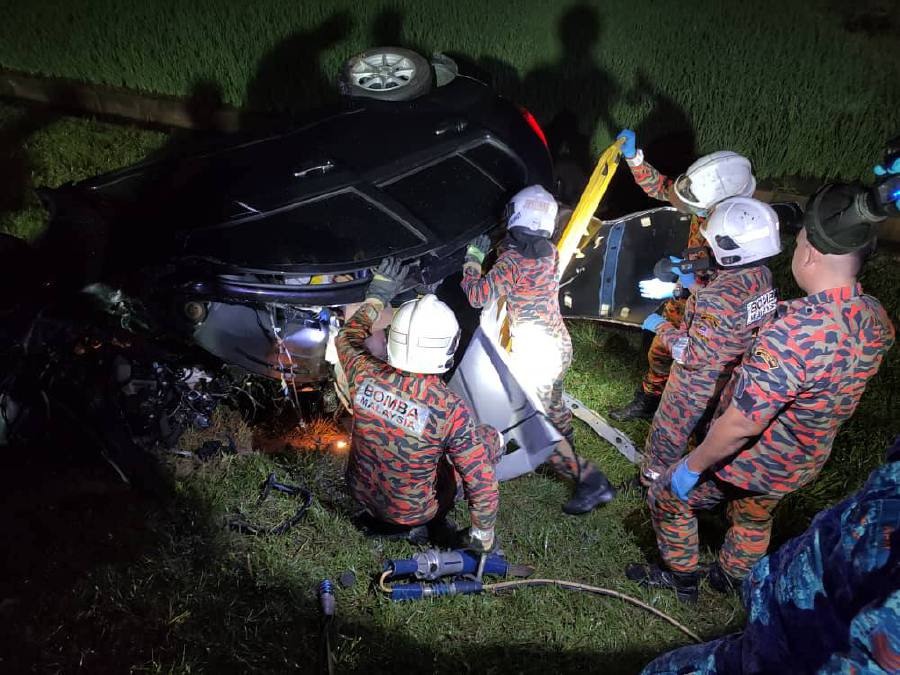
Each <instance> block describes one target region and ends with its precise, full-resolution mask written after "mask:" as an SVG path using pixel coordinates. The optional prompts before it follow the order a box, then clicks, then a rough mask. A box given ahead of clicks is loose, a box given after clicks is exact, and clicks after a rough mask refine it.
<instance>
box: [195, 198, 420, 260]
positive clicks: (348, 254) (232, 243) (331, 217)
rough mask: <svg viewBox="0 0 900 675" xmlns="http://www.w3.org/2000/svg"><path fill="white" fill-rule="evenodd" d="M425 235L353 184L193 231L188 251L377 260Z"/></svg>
mask: <svg viewBox="0 0 900 675" xmlns="http://www.w3.org/2000/svg"><path fill="white" fill-rule="evenodd" d="M423 241H424V239H423V238H422V237H420V236H419V235H418V234H416V233H415V232H414V231H413V230H412V229H410V228H409V227H407V226H406V225H404V224H403V223H402V222H400V221H399V220H397V219H396V218H394V217H393V216H392V215H391V214H390V213H388V212H387V211H386V210H384V209H383V208H381V207H379V206H378V205H377V204H375V203H374V202H373V201H371V200H369V199H368V198H366V197H365V196H364V195H362V194H360V193H358V192H355V191H353V190H348V191H344V192H341V193H338V194H336V195H332V196H330V197H327V198H325V199H317V200H314V201H310V202H305V203H302V204H299V205H294V206H291V207H287V208H284V209H280V210H278V211H276V212H274V213H268V214H266V217H265V221H264V223H263V222H261V221H260V219H257V218H251V219H247V220H244V221H242V222H239V223H235V224H233V225H230V226H227V227H216V228H209V229H202V230H195V231H193V232H191V233H190V234H189V235H188V238H187V245H186V250H185V252H186V253H187V254H188V255H201V256H203V257H208V258H214V259H221V260H227V261H229V262H231V263H236V264H238V265H243V266H246V267H263V266H267V265H306V264H313V265H327V264H336V263H343V262H357V261H363V260H373V259H377V258H382V257H385V256H388V255H394V254H396V253H399V252H401V251H404V250H407V249H410V248H412V247H415V246H417V245H419V244H421V243H422V242H423Z"/></svg>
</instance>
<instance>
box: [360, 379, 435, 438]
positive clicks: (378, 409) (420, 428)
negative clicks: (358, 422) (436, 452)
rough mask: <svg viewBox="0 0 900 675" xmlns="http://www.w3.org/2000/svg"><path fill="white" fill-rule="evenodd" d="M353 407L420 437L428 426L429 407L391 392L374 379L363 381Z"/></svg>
mask: <svg viewBox="0 0 900 675" xmlns="http://www.w3.org/2000/svg"><path fill="white" fill-rule="evenodd" d="M353 407H354V408H358V409H359V410H365V411H366V412H368V413H370V414H372V415H375V416H376V417H380V418H381V419H383V420H384V421H385V422H389V423H390V424H393V425H394V426H398V427H400V428H401V429H403V430H405V431H407V432H409V433H411V434H413V435H415V436H419V437H421V436H422V433H423V432H424V431H425V425H426V424H428V414H429V411H428V407H427V406H425V405H422V404H420V403H415V402H413V401H410V400H409V399H407V398H405V397H403V396H401V395H399V394H395V393H393V392H390V391H388V390H387V389H385V388H384V387H381V386H379V385H378V384H376V383H375V380H372V379H365V380H363V382H362V383H361V384H360V385H359V386H358V387H357V389H356V398H355V399H354V401H353Z"/></svg>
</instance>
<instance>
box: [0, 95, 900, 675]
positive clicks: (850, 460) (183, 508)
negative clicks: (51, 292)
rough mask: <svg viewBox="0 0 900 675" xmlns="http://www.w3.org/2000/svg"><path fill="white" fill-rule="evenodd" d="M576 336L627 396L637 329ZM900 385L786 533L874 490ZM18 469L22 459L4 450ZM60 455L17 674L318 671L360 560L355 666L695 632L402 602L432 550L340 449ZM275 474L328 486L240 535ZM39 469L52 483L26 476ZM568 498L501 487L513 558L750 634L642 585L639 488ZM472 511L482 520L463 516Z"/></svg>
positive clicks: (147, 146)
mask: <svg viewBox="0 0 900 675" xmlns="http://www.w3.org/2000/svg"><path fill="white" fill-rule="evenodd" d="M0 113H2V114H3V115H4V117H3V119H4V120H7V121H6V122H3V124H4V126H3V128H4V129H7V130H8V129H9V127H10V126H15V125H16V124H17V122H16V120H20V117H19V116H20V115H21V114H24V113H23V112H22V110H21V109H18V108H0ZM163 141H164V137H163V136H162V135H160V134H158V133H156V132H144V131H138V130H134V129H130V128H124V127H115V126H110V125H107V124H103V123H98V122H92V121H87V120H75V119H69V118H59V119H54V120H52V121H50V122H49V123H48V124H47V125H45V126H43V127H41V128H40V129H39V130H36V131H34V132H33V133H32V134H31V135H28V136H27V138H26V140H25V146H24V147H25V151H24V157H25V158H26V160H27V162H28V165H29V166H31V167H34V169H33V170H34V176H35V177H34V181H35V182H42V181H50V182H60V181H63V180H67V179H71V178H77V177H81V176H84V175H88V174H91V173H94V172H96V171H99V170H102V169H105V168H110V167H112V166H117V165H121V164H126V163H127V162H130V161H133V160H135V159H137V158H138V157H139V156H140V155H141V154H142V153H143V152H147V151H149V150H152V149H155V148H157V147H158V146H159V145H160V144H161V143H162V142H163ZM29 180H31V179H30V178H29ZM29 210H32V211H34V213H33V215H32V216H31V217H32V218H34V219H36V220H40V218H41V216H40V214H39V212H37V211H35V209H34V206H33V204H32V205H26V206H25V207H23V209H19V210H15V209H13V210H11V211H9V212H7V213H6V214H5V216H3V218H4V220H3V221H2V223H3V224H4V226H5V225H6V224H7V223H18V222H21V221H20V220H19V219H20V218H22V217H24V215H23V214H25V213H27V212H28V211H29ZM788 248H789V247H788ZM787 256H788V254H785V255H783V256H782V257H780V258H779V260H778V264H777V265H776V273H777V275H778V277H779V285H780V286H781V288H782V293H783V295H788V296H790V295H792V294H796V289H795V288H793V286H792V283H791V282H790V280H789V274H790V273H789V265H788V264H787V261H788V257H787ZM863 283H864V285H865V286H866V288H867V289H868V290H869V291H870V292H872V293H873V294H875V295H876V296H878V297H879V298H880V299H881V300H882V302H883V303H884V304H885V306H886V307H887V308H888V311H889V312H890V314H891V316H892V317H893V319H894V321H895V322H897V320H898V313H900V294H898V293H897V290H896V289H897V288H898V283H900V272H898V270H897V266H896V262H895V260H893V259H891V258H889V257H887V256H883V255H882V256H879V257H878V258H877V259H876V260H874V261H873V263H872V264H871V265H870V266H869V268H868V270H867V272H866V274H865V276H864V277H863ZM570 327H571V332H572V336H573V340H574V344H575V363H574V366H573V368H572V369H571V370H570V372H569V374H568V379H567V387H568V389H569V390H570V391H571V392H572V393H573V394H574V395H575V396H577V397H578V398H580V399H581V400H582V401H583V402H584V403H586V404H587V405H589V406H591V407H593V408H594V409H596V410H597V411H599V412H600V413H601V414H602V413H604V412H605V411H606V410H608V408H609V407H611V406H615V405H619V404H622V403H624V402H626V401H627V400H628V399H629V397H630V396H631V394H632V392H633V390H634V388H635V386H636V385H637V383H638V380H639V377H640V375H641V373H642V370H643V368H644V364H645V362H644V356H643V354H642V351H641V347H640V344H639V337H638V336H637V334H635V333H634V332H624V331H618V330H609V329H604V328H601V327H599V326H598V325H596V324H592V323H589V322H577V323H573V324H572V325H571V326H570ZM898 390H900V357H898V352H897V350H896V349H895V350H894V351H893V352H891V353H890V354H889V355H888V357H887V359H886V360H885V363H884V365H883V366H882V369H881V372H880V373H879V375H878V376H877V377H876V378H875V379H874V380H873V381H872V382H871V384H870V385H869V387H868V391H867V392H866V395H865V396H864V398H863V401H862V404H861V405H860V407H859V410H858V411H857V413H856V415H855V416H854V418H853V419H852V420H851V421H850V422H848V423H847V424H846V425H845V426H844V428H843V430H842V432H841V433H840V434H839V436H838V439H837V441H836V443H835V448H834V453H833V457H832V459H831V460H830V461H829V463H828V464H827V466H826V468H825V470H824V472H823V474H822V476H821V477H820V479H819V480H818V481H817V482H816V483H815V484H814V485H812V486H810V487H809V488H807V489H805V490H801V491H800V492H798V493H797V494H795V495H792V496H791V497H789V498H788V499H787V500H786V502H785V504H784V505H782V508H781V509H780V511H779V514H778V517H777V521H776V539H777V540H783V539H784V537H786V536H790V535H792V534H796V533H797V532H799V531H801V530H802V529H803V528H804V527H805V526H806V525H807V524H808V522H809V519H810V517H811V516H812V515H813V514H814V513H815V512H816V511H817V510H819V509H821V508H823V507H824V506H826V505H828V504H830V503H833V502H835V501H836V500H838V499H840V498H841V497H843V496H844V495H846V494H847V493H848V492H850V491H852V490H854V489H856V488H857V487H858V486H859V485H860V484H861V483H862V482H863V480H864V479H865V477H866V475H867V474H868V472H869V471H870V470H871V468H872V467H874V466H876V465H877V464H878V463H879V461H880V459H881V457H882V452H883V449H884V447H885V446H886V444H887V442H888V440H889V438H890V435H891V433H893V432H895V431H896V428H895V425H896V420H895V415H894V413H895V411H896V409H897V399H896V396H897V395H896V392H897V391H898ZM623 430H624V431H626V432H627V433H629V434H630V436H631V438H632V439H633V440H634V441H635V442H636V443H637V444H638V445H639V446H641V445H642V444H643V441H644V437H645V435H646V433H647V430H648V425H647V424H646V423H643V422H632V423H628V424H626V425H624V426H623ZM576 433H577V442H578V447H579V450H580V451H581V452H582V453H583V454H585V455H586V456H588V457H590V458H591V459H593V460H595V461H597V462H598V463H599V464H600V465H601V466H602V467H603V468H604V470H606V471H607V472H608V473H609V475H610V477H611V478H612V479H613V480H614V481H615V482H619V481H621V480H624V479H626V478H628V477H630V476H632V475H634V474H635V472H636V470H635V468H634V467H633V466H631V465H630V464H628V462H626V461H625V460H624V459H623V458H622V457H621V456H620V455H618V454H617V453H616V451H615V450H614V449H612V447H611V446H609V445H607V444H605V443H604V442H602V441H601V440H599V439H598V438H596V437H595V436H593V435H592V434H591V433H590V431H589V430H588V429H587V427H585V426H584V425H582V424H580V423H577V429H576ZM89 456H90V455H89ZM3 461H4V462H9V461H12V458H11V457H9V456H7V455H4V457H3ZM23 461H29V460H28V459H27V458H26V459H25V460H23ZM56 462H57V458H56V457H55V456H54V457H53V459H52V462H50V466H49V468H44V469H43V470H41V471H38V472H36V473H32V472H28V473H19V472H16V471H10V470H7V469H4V470H3V471H0V476H2V480H6V481H7V483H8V484H9V485H7V487H5V488H2V489H3V491H4V494H5V495H6V498H7V500H8V502H7V503H8V505H9V506H8V508H7V509H5V512H4V516H6V517H7V518H8V519H9V520H10V523H8V524H7V525H6V526H5V528H8V529H4V532H5V533H6V534H7V536H9V537H10V540H11V541H14V542H15V546H16V550H17V551H18V553H17V555H20V556H26V559H27V560H28V563H27V564H26V563H21V564H22V567H23V569H22V572H21V578H22V579H23V580H25V579H27V580H28V582H27V583H25V582H24V581H23V582H22V583H20V584H19V585H17V586H16V587H15V588H13V589H12V590H10V588H9V585H8V583H7V582H8V579H2V580H0V588H2V589H3V594H2V595H3V596H4V597H2V598H0V617H3V618H4V619H7V620H8V621H7V622H6V625H7V626H8V628H7V633H6V638H7V640H6V646H5V648H4V649H2V650H0V665H2V666H3V667H4V669H5V670H9V671H10V672H22V671H24V670H26V669H33V670H37V671H71V670H75V669H76V668H81V669H84V670H86V671H88V672H126V671H131V672H152V673H157V672H160V673H161V672H179V673H187V672H284V671H287V670H300V671H305V672H311V671H312V670H313V668H315V667H316V665H315V664H316V663H317V659H318V650H319V644H320V641H319V635H320V628H321V626H320V621H319V617H318V613H317V605H316V598H315V586H316V584H317V583H318V581H319V580H320V579H322V578H325V577H331V578H336V577H337V576H338V575H339V574H340V573H341V572H343V571H344V570H347V569H350V570H353V571H355V573H356V574H357V577H358V582H357V583H356V585H355V586H354V587H353V588H351V589H347V590H339V591H338V594H337V599H338V607H339V610H338V613H339V618H338V620H337V623H336V637H335V639H334V646H335V650H336V653H337V657H338V665H339V669H340V670H341V671H347V672H349V671H363V672H389V671H390V672H396V671H398V670H401V669H408V670H411V671H414V672H422V671H426V672H430V671H437V672H459V671H467V672H472V671H474V672H488V673H491V672H493V673H500V672H528V673H531V672H533V673H545V672H548V671H555V672H569V671H575V670H582V671H591V672H593V671H603V672H612V673H633V672H636V671H637V670H639V669H640V667H641V666H642V665H643V664H645V663H646V662H648V661H649V660H650V659H652V658H653V657H655V656H656V655H657V654H659V653H661V652H663V651H665V650H668V649H671V648H673V647H677V646H680V645H683V644H686V640H687V638H686V637H685V636H683V635H682V634H680V633H679V632H678V631H677V630H675V629H674V628H672V627H671V626H669V625H668V624H665V623H663V622H661V621H659V620H657V619H655V618H654V617H652V616H650V615H649V614H647V613H645V612H642V611H641V610H639V609H636V608H633V607H631V606H628V605H624V604H622V603H620V602H618V601H615V600H612V599H608V598H596V597H593V596H587V595H580V594H574V593H570V592H566V591H562V590H557V589H532V590H522V591H519V592H516V593H514V594H509V595H504V596H498V597H456V598H444V599H439V600H435V601H424V602H419V603H409V604H393V603H391V602H390V601H388V600H386V599H384V598H383V597H380V595H379V594H378V592H377V591H376V590H375V588H374V587H373V584H372V580H373V578H374V576H375V575H376V574H377V573H378V571H379V570H380V569H381V563H382V561H383V560H384V559H386V558H390V557H398V556H408V555H410V554H412V553H413V550H414V549H413V548H412V547H410V546H409V545H406V544H401V543H380V542H378V541H374V540H368V539H366V538H364V537H363V536H362V535H360V534H359V533H358V532H357V531H356V530H355V529H354V528H353V527H352V526H351V524H350V522H349V519H348V515H349V512H350V509H351V505H350V504H349V502H348V498H347V497H346V495H345V494H344V492H343V482H342V466H341V460H340V458H336V457H334V456H331V455H323V454H317V453H309V454H301V455H284V456H277V457H276V456H263V455H255V454H250V455H240V456H234V457H227V458H222V459H219V460H215V461H213V462H210V463H208V464H194V463H193V462H191V461H187V460H180V459H179V460H177V461H175V462H173V466H172V468H173V480H172V485H171V488H170V490H169V491H168V493H167V494H166V495H165V496H164V498H163V499H162V501H148V500H144V499H141V498H139V497H138V496H137V495H136V494H135V493H134V491H129V490H123V489H122V488H116V487H115V486H114V483H113V482H114V481H115V478H114V476H113V475H112V472H111V471H109V469H108V467H106V466H105V465H103V464H101V465H100V468H98V469H97V470H96V473H98V474H99V476H100V477H93V474H92V477H91V478H90V480H88V479H86V478H85V476H84V474H83V469H82V468H80V467H78V468H76V469H73V470H72V471H71V472H70V473H63V474H60V471H61V469H60V468H59V467H58V466H57V465H56ZM272 470H276V471H278V474H279V476H280V477H281V478H283V479H284V480H288V481H293V482H297V483H303V484H305V485H306V486H308V487H309V488H310V489H311V490H312V492H313V494H314V498H315V499H314V502H313V507H312V509H311V510H310V512H309V514H308V517H307V518H306V520H305V521H303V522H302V523H301V524H300V525H299V526H298V527H297V528H296V529H294V530H292V531H291V532H290V533H289V534H287V535H286V536H284V537H257V538H254V537H247V536H243V535H240V534H237V533H233V532H230V531H229V530H227V529H226V528H224V526H223V523H224V518H225V516H226V515H227V514H228V513H231V512H234V511H235V510H237V509H241V510H244V511H246V512H248V514H250V515H256V516H257V517H258V518H260V519H264V520H266V521H267V522H270V523H274V522H277V521H278V519H280V518H281V517H282V516H283V515H285V514H287V513H289V512H290V511H291V510H292V509H293V508H294V504H293V503H292V502H291V501H290V500H286V499H285V500H277V501H275V502H273V503H272V504H267V506H266V508H265V509H264V510H263V511H262V512H256V511H255V508H256V507H255V505H254V500H255V498H256V495H257V494H258V488H259V484H260V483H261V482H262V481H263V480H264V479H265V477H266V476H267V475H268V473H269V472H270V471H272ZM23 475H28V476H38V477H39V480H36V481H23V480H22V479H21V478H20V476H23ZM111 484H112V485H113V487H110V485H111ZM0 487H2V486H0ZM568 494H569V487H568V486H566V485H565V484H563V483H561V482H559V481H557V480H555V479H552V478H547V477H544V476H538V475H529V476H526V477H523V478H521V479H519V480H516V481H513V482H511V483H504V484H503V485H502V486H501V511H500V519H499V524H498V532H499V535H500V537H501V539H502V544H503V547H504V549H505V551H506V553H507V555H508V557H509V558H510V559H511V560H513V561H515V562H518V563H525V564H530V565H533V566H535V568H536V569H537V572H538V574H539V575H541V576H546V577H555V578H563V579H576V580H581V581H584V582H587V583H592V584H596V585H601V586H606V587H609V588H613V589H616V590H620V591H624V592H627V593H631V594H634V595H636V596H637V597H639V598H641V599H643V600H645V601H647V602H650V603H652V604H653V605H654V606H656V607H658V608H660V609H662V610H663V611H666V612H669V613H671V614H672V615H674V616H675V617H676V618H678V619H679V620H680V621H682V622H683V623H685V624H686V625H687V626H689V627H690V628H692V629H693V630H695V631H696V632H698V633H700V634H701V635H702V636H704V637H713V636H718V635H721V634H723V633H727V632H729V631H733V630H736V629H738V628H739V627H740V625H741V624H742V621H743V611H742V609H741V607H740V603H739V601H738V599H737V598H736V597H734V596H730V597H723V596H719V595H716V594H714V593H713V592H711V591H709V590H708V589H704V591H703V593H702V594H701V599H700V603H699V605H698V606H697V607H687V606H684V605H681V604H679V603H677V602H676V601H675V600H674V598H673V596H672V595H671V594H669V593H665V592H650V591H646V590H643V589H640V588H638V587H636V586H635V585H634V584H632V583H631V582H629V581H627V580H626V579H625V577H624V575H623V569H624V567H625V566H626V565H627V564H628V563H630V562H636V561H641V560H644V559H646V558H648V557H650V556H652V555H653V553H654V549H655V544H654V537H653V532H652V529H651V527H650V523H649V518H648V513H647V510H646V507H645V505H644V503H643V501H642V500H641V498H640V496H639V495H638V494H636V493H635V492H634V491H631V492H626V493H624V494H622V495H621V497H620V498H619V499H618V500H616V501H615V502H614V503H612V504H611V505H609V506H607V507H605V508H603V509H601V510H600V511H598V512H595V513H592V514H589V515H587V516H585V517H581V518H571V517H566V516H563V515H562V514H561V511H560V506H561V505H562V503H563V502H564V500H565V499H566V497H567V495H568ZM23 495H24V496H23ZM23 503H27V505H28V506H27V508H26V506H23V505H22V504H23ZM455 517H456V518H457V520H458V522H460V523H461V524H462V523H465V521H466V516H465V513H464V509H462V508H458V509H457V513H456V515H455ZM721 523H722V518H721V514H718V515H716V514H713V515H711V516H710V517H708V518H704V520H703V525H704V527H703V528H702V536H703V544H704V548H703V556H704V558H705V559H707V560H711V559H712V556H713V555H714V550H715V546H716V545H717V543H718V541H720V540H721V534H722V529H721ZM10 550H12V549H10ZM35 551H42V553H41V555H40V557H39V558H38V559H35V560H32V559H31V558H27V556H29V555H37V554H36V553H35ZM3 584H6V585H5V586H4V585H3Z"/></svg>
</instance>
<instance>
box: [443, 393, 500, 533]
mask: <svg viewBox="0 0 900 675" xmlns="http://www.w3.org/2000/svg"><path fill="white" fill-rule="evenodd" d="M447 452H448V454H449V456H450V461H451V462H452V463H453V466H454V467H455V468H456V471H457V473H459V475H460V478H462V482H463V491H464V492H465V495H466V501H467V502H468V504H469V515H470V517H471V520H472V526H473V527H477V528H478V529H480V530H491V529H493V527H494V523H495V522H496V520H497V509H498V508H499V505H500V492H499V490H498V488H497V479H496V477H495V476H494V466H493V464H492V463H491V461H490V458H489V456H488V452H487V449H486V448H485V446H484V443H483V442H482V441H481V440H480V436H479V434H478V433H476V428H475V421H474V419H473V418H472V415H471V414H470V412H469V410H468V409H467V407H466V405H465V404H464V403H462V402H460V403H459V404H458V405H456V406H454V410H453V412H452V414H451V418H450V420H449V429H448V436H447Z"/></svg>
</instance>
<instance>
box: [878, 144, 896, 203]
mask: <svg viewBox="0 0 900 675" xmlns="http://www.w3.org/2000/svg"><path fill="white" fill-rule="evenodd" d="M898 173H900V157H898V158H897V159H895V160H894V161H893V162H892V163H891V164H889V165H888V166H884V165H882V164H879V165H878V166H876V167H875V175H876V176H895V175H897V174H898ZM894 206H895V207H896V208H897V210H900V199H897V200H896V201H895V202H894Z"/></svg>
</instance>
